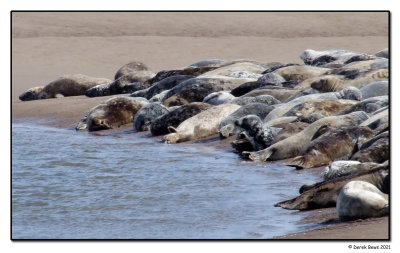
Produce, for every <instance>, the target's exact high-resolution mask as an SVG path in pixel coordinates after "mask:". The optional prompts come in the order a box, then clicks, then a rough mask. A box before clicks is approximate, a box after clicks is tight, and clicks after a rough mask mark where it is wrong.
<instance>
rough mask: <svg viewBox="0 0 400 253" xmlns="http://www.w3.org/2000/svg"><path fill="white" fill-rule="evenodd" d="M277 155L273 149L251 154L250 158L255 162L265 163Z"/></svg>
mask: <svg viewBox="0 0 400 253" xmlns="http://www.w3.org/2000/svg"><path fill="white" fill-rule="evenodd" d="M274 153H275V149H273V148H272V149H271V148H266V149H263V150H260V151H258V152H250V153H249V158H250V159H251V160H253V161H262V162H265V161H266V160H267V159H268V158H270V157H271V155H273V154H274Z"/></svg>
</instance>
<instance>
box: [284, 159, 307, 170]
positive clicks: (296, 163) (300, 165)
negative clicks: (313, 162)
mask: <svg viewBox="0 0 400 253" xmlns="http://www.w3.org/2000/svg"><path fill="white" fill-rule="evenodd" d="M305 161H306V159H305V158H304V156H296V157H295V158H293V159H292V160H291V161H289V162H287V163H286V164H285V165H286V166H290V167H296V169H297V170H301V169H304V167H305V166H304V163H305Z"/></svg>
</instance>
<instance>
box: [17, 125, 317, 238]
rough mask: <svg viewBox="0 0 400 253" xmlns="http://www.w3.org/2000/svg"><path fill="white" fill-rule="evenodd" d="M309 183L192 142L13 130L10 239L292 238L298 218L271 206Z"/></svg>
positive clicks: (282, 169) (308, 177) (309, 178)
mask: <svg viewBox="0 0 400 253" xmlns="http://www.w3.org/2000/svg"><path fill="white" fill-rule="evenodd" d="M316 178H317V176H316V175H315V173H314V175H313V174H311V173H308V172H307V171H303V172H301V174H299V173H298V172H295V171H293V169H291V168H288V167H286V166H282V165H279V164H273V165H271V164H263V163H254V162H248V161H242V160H240V159H238V157H237V155H236V154H233V153H229V152H226V151H223V150H218V149H215V148H213V147H209V146H203V145H202V144H201V143H195V144H179V145H167V144H164V143H159V141H158V140H157V139H153V138H148V137H140V136H137V135H136V134H135V133H134V132H133V131H121V132H118V131H116V132H113V133H107V131H104V132H102V133H99V134H89V133H87V132H75V131H72V130H66V129H58V128H51V127H47V126H41V125H34V124H23V123H18V124H13V125H12V236H13V238H16V239H17V238H26V239H34V238H52V239H57V238H65V239H73V238H90V239H101V238H108V239H112V238H114V239H123V238H130V239H132V238H139V239H140V238H142V239H143V238H145V239H151V238H164V239H165V238H179V239H182V238H199V239H201V238H221V239H223V238H271V237H273V236H277V235H282V234H286V233H290V232H296V231H298V229H299V226H298V225H297V223H298V221H299V219H300V216H298V215H291V214H292V213H293V212H291V211H286V210H283V209H280V208H275V207H273V204H274V203H276V202H278V201H281V200H283V199H286V198H288V197H292V196H295V195H297V191H298V188H299V187H300V186H301V185H302V184H305V183H313V182H314V181H315V180H316ZM288 186H290V187H288ZM276 224H279V226H277V225H276ZM301 229H304V227H301Z"/></svg>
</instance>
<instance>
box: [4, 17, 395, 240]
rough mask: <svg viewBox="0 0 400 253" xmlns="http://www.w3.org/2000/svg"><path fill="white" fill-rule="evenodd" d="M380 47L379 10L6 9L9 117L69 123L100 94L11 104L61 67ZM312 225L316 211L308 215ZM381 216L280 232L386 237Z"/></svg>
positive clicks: (384, 39) (163, 65)
mask: <svg viewBox="0 0 400 253" xmlns="http://www.w3.org/2000/svg"><path fill="white" fill-rule="evenodd" d="M387 47H388V13H385V12H380V13H351V12H347V13H327V12H324V13H315V12H314V13H305V12H303V13H282V12H280V13H268V12H252V13H245V12H238V13H226V12H224V13H173V12H168V13H159V12H158V13H146V12H141V13H135V12H128V13H126V12H125V13H82V12H80V13H63V12H57V13H51V12H37V13H29V12H14V13H13V14H12V87H11V92H12V94H11V100H12V102H11V107H12V108H11V109H12V120H13V122H16V121H26V120H32V119H38V118H41V119H45V120H46V124H50V125H53V126H56V127H64V128H70V127H73V126H74V124H75V123H76V122H77V121H78V120H79V119H80V118H81V117H82V116H83V115H84V114H85V113H86V112H87V111H88V110H89V109H90V108H91V107H93V106H95V105H97V104H99V103H100V102H102V101H105V100H106V99H108V97H98V98H87V97H85V96H78V97H67V98H59V99H47V100H39V101H29V102H21V101H19V100H18V96H19V95H20V94H21V93H22V92H23V91H25V90H27V89H28V88H31V87H34V86H42V85H45V84H47V83H49V82H51V81H52V80H54V79H56V78H57V77H59V76H61V75H64V74H73V73H80V74H86V75H89V76H95V77H106V78H110V79H111V78H113V76H114V74H115V72H116V71H117V70H118V68H119V67H120V66H122V65H123V64H125V63H128V62H130V61H133V60H136V61H142V62H144V63H145V64H146V65H147V66H148V67H149V68H151V69H152V70H153V71H155V72H156V71H159V70H162V69H173V68H178V67H183V66H187V65H189V64H191V63H193V62H196V61H199V60H202V59H210V58H219V59H225V60H234V59H243V58H246V59H253V60H258V61H264V62H271V61H281V62H297V63H300V62H301V61H300V59H299V57H298V56H299V55H300V53H301V52H302V51H303V50H304V49H307V48H312V49H316V50H323V49H332V48H343V49H350V50H355V51H359V52H364V53H370V54H372V53H375V52H377V51H379V50H381V49H384V48H387ZM312 217H314V219H315V221H316V223H318V222H319V221H318V220H317V219H319V217H318V216H317V215H313V216H312ZM387 232H388V218H387V217H386V218H381V219H375V220H374V219H372V220H369V221H364V222H358V223H339V224H333V225H330V226H328V227H326V228H324V229H322V230H316V231H310V232H307V233H305V234H297V235H293V236H288V237H281V238H282V239H286V238H289V239H295V238H297V239H299V238H306V239H312V238H320V239H321V238H322V239H329V238H342V239H355V238H366V239H377V238H388V233H387Z"/></svg>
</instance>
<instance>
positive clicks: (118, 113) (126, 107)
mask: <svg viewBox="0 0 400 253" xmlns="http://www.w3.org/2000/svg"><path fill="white" fill-rule="evenodd" d="M147 103H148V102H147V100H145V99H142V98H140V99H137V98H132V97H125V96H118V97H113V98H110V99H108V100H106V101H105V102H104V103H101V104H99V105H97V106H95V107H93V108H92V109H91V110H89V112H88V113H87V114H86V115H85V116H84V117H83V118H82V119H81V121H80V122H79V123H78V124H77V126H76V130H83V129H88V130H89V131H97V130H104V129H111V128H118V127H120V126H121V125H125V124H128V123H132V122H133V117H134V115H135V114H136V112H137V111H139V109H140V108H142V106H144V105H145V104H147Z"/></svg>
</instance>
